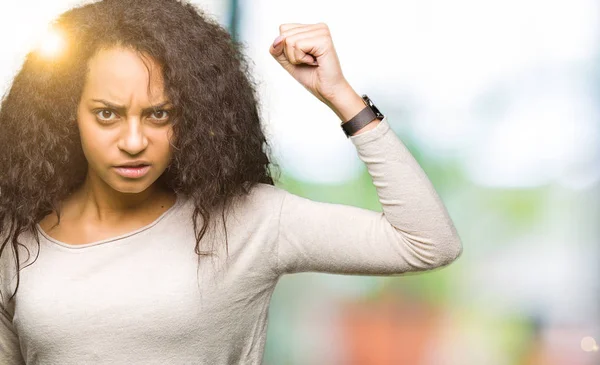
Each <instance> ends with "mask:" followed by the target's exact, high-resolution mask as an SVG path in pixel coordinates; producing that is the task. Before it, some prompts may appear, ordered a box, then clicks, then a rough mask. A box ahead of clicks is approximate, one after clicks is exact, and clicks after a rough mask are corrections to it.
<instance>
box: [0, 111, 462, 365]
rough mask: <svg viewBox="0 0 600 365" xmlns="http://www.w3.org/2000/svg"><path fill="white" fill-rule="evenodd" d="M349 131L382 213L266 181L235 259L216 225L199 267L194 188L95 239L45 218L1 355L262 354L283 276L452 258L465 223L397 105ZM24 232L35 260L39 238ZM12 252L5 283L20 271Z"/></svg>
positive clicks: (84, 360)
mask: <svg viewBox="0 0 600 365" xmlns="http://www.w3.org/2000/svg"><path fill="white" fill-rule="evenodd" d="M350 140H351V141H352V143H353V144H354V145H355V146H356V149H357V151H358V155H359V157H360V158H361V160H362V161H363V162H364V163H365V164H366V166H367V167H368V170H369V173H370V175H371V176H372V179H373V183H374V185H375V187H376V188H377V193H378V196H379V201H380V202H381V205H382V207H383V212H375V211H371V210H367V209H362V208H358V207H354V206H347V205H342V204H333V203H323V202H316V201H312V200H310V199H306V198H302V197H299V196H297V195H294V194H291V193H289V192H287V191H285V190H283V189H280V188H278V187H275V186H271V185H266V184H260V185H258V186H256V187H255V189H253V190H252V192H251V194H250V195H248V196H245V197H243V198H239V199H238V200H236V204H235V209H233V210H232V211H231V212H230V214H229V216H228V218H227V233H228V236H229V258H228V259H226V255H225V241H224V236H223V234H224V232H223V230H222V226H221V225H216V229H214V230H209V231H208V233H207V236H205V239H206V240H208V241H209V242H211V244H214V248H215V250H216V251H217V252H218V255H217V256H215V257H213V258H202V259H201V261H200V269H199V271H197V268H198V266H197V263H198V256H197V255H196V254H195V253H194V245H195V240H194V235H193V228H192V221H191V210H192V204H191V202H190V201H189V200H187V199H186V197H185V196H179V197H178V200H177V202H176V204H175V205H174V206H173V207H171V208H170V209H169V210H168V211H166V212H165V213H164V214H163V215H162V216H160V217H159V218H157V219H156V220H155V221H154V222H153V223H151V224H149V225H147V226H145V227H143V228H140V229H138V230H136V231H133V232H130V233H128V234H124V235H121V236H118V237H114V238H111V239H106V240H102V241H99V242H94V243H89V244H85V245H78V246H71V245H68V244H65V243H63V242H59V241H56V240H54V239H52V238H50V237H48V236H46V235H45V234H43V232H42V231H41V230H40V233H42V234H40V243H41V246H40V251H39V256H38V257H37V260H36V261H35V262H34V263H33V264H32V265H30V266H28V267H26V268H25V269H23V270H22V272H21V283H20V287H19V291H18V293H17V296H16V301H15V302H11V304H10V305H7V304H6V296H5V297H4V298H3V301H4V305H5V307H6V309H7V312H5V313H3V314H0V364H52V365H58V364H60V365H82V364H161V365H164V364H207V365H225V364H261V363H262V358H263V350H264V345H265V339H266V328H267V312H268V307H269V302H270V298H271V295H272V293H273V290H274V288H275V285H276V284H277V281H278V279H279V277H280V276H281V275H283V274H291V273H297V272H306V271H316V272H327V273H337V274H355V275H399V274H402V273H405V272H408V271H423V270H430V269H433V268H436V267H440V266H444V265H447V264H449V263H450V262H452V261H453V260H455V259H456V258H457V257H458V256H459V255H460V253H461V252H462V245H461V241H460V238H459V236H458V234H457V232H456V230H455V227H454V225H453V223H452V221H451V219H450V217H449V216H448V213H447V211H446V209H445V207H444V205H443V203H442V201H441V200H440V198H439V196H438V195H437V194H436V192H435V190H434V188H433V187H432V185H431V182H430V181H429V179H428V178H427V176H426V175H425V173H424V172H423V170H422V169H421V168H420V166H419V165H418V164H417V162H416V160H415V159H414V158H413V156H412V155H411V154H410V152H409V151H408V150H407V149H406V147H405V145H404V144H403V143H402V142H401V141H400V139H399V138H398V137H397V136H396V135H395V133H394V132H393V131H392V130H391V129H390V126H389V124H388V121H387V117H386V119H384V120H383V121H382V122H381V123H379V125H377V127H376V128H374V129H372V130H369V131H366V132H364V133H361V134H359V135H355V136H352V137H350ZM357 193H360V192H357ZM219 216H220V215H219ZM38 230H39V227H38ZM23 241H24V242H26V244H27V246H29V247H30V251H31V252H32V257H31V259H30V260H28V261H27V263H30V262H31V261H33V259H34V258H35V256H36V253H38V252H37V249H36V247H37V244H35V242H34V241H33V237H28V236H27V235H25V236H23ZM209 248H210V246H203V249H204V250H208V249H209ZM21 257H22V258H26V257H27V253H26V251H25V250H23V252H22V255H21ZM7 258H9V256H6V255H3V258H2V260H1V261H0V263H3V265H2V266H0V269H1V270H2V271H1V272H0V274H1V278H2V285H3V286H2V290H3V293H7V290H8V288H9V286H10V287H12V288H14V284H15V281H12V282H10V283H9V281H8V280H7V279H10V278H12V277H13V276H12V271H11V270H13V268H12V267H11V265H10V262H11V260H12V257H10V260H7ZM23 260H24V259H23ZM11 285H12V286H11Z"/></svg>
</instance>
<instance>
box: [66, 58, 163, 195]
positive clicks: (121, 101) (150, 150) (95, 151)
mask: <svg viewBox="0 0 600 365" xmlns="http://www.w3.org/2000/svg"><path fill="white" fill-rule="evenodd" d="M144 60H145V61H146V64H147V66H148V68H150V70H151V73H149V72H148V69H147V68H146V66H145V65H144V62H143V61H142V59H141V58H140V56H139V55H138V54H137V53H135V52H133V51H130V50H127V49H123V48H111V49H109V50H102V51H100V52H99V53H98V54H97V55H95V56H94V57H93V58H92V59H90V62H89V66H88V75H87V79H86V82H85V86H84V90H83V93H82V96H81V101H80V102H79V107H78V110H77V123H78V125H79V131H80V137H81V145H82V148H83V152H84V154H85V157H86V159H87V161H88V179H89V180H91V181H92V182H93V183H99V184H100V185H104V184H106V185H108V186H109V187H111V188H112V189H114V190H116V191H119V192H123V193H139V192H142V191H144V190H146V189H147V188H148V187H150V186H151V185H152V184H153V183H154V182H155V181H156V180H157V179H158V178H159V177H160V175H161V174H162V173H163V172H164V170H165V169H166V168H167V166H168V164H169V161H170V159H171V153H172V150H171V144H170V143H169V142H170V138H171V135H172V125H171V120H170V115H169V110H170V109H171V107H172V105H171V104H169V100H168V99H167V98H166V95H165V94H164V93H163V92H164V90H163V79H162V72H161V70H160V67H159V66H158V65H157V64H156V63H155V62H154V61H153V60H151V59H149V58H145V59H144ZM148 87H149V89H150V92H149V91H148ZM152 107H155V108H156V109H155V110H153V108H152ZM133 161H143V162H144V163H145V164H148V165H149V166H148V167H145V168H143V169H140V168H137V169H132V168H129V169H127V168H119V167H118V166H119V165H123V164H127V163H131V162H133ZM132 175H133V176H132Z"/></svg>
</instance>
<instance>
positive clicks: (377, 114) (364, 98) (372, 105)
mask: <svg viewBox="0 0 600 365" xmlns="http://www.w3.org/2000/svg"><path fill="white" fill-rule="evenodd" d="M362 98H363V100H364V101H365V103H366V104H367V105H368V106H369V108H371V110H373V112H374V113H375V115H376V116H377V119H380V120H381V119H383V118H384V116H383V114H381V112H380V111H379V109H377V107H376V106H375V104H373V102H372V101H371V99H369V97H368V96H367V95H366V94H365V95H363V96H362Z"/></svg>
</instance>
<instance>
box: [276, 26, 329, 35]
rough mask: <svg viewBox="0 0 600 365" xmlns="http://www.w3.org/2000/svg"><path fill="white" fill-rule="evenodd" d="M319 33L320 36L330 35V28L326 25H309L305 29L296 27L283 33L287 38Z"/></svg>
mask: <svg viewBox="0 0 600 365" xmlns="http://www.w3.org/2000/svg"><path fill="white" fill-rule="evenodd" d="M308 32H318V33H319V34H328V33H329V27H328V26H327V25H326V24H325V23H318V24H309V25H306V26H304V27H296V28H291V29H289V30H286V31H284V32H282V33H281V35H283V36H284V37H285V38H290V37H291V36H294V35H296V34H301V33H308Z"/></svg>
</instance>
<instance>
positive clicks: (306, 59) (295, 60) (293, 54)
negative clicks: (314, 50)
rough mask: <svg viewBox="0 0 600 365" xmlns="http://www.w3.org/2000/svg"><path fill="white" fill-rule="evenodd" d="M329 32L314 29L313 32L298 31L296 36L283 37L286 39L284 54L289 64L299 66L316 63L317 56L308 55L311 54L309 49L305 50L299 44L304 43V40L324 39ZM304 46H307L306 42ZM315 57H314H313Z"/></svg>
mask: <svg viewBox="0 0 600 365" xmlns="http://www.w3.org/2000/svg"><path fill="white" fill-rule="evenodd" d="M326 34H327V31H326V30H325V29H322V28H317V29H313V30H304V31H302V30H300V31H298V32H297V33H296V34H293V35H290V36H287V37H285V35H283V36H284V37H285V39H284V42H285V44H284V53H285V56H286V57H287V58H288V60H289V62H290V63H292V64H294V65H297V64H300V63H311V64H312V63H314V62H315V61H316V56H317V55H315V54H313V55H312V56H311V55H307V53H310V52H309V51H308V50H307V49H303V48H300V47H298V45H297V43H298V42H300V41H302V40H303V39H316V38H318V37H323V36H326ZM303 44H306V42H303ZM313 56H314V57H313Z"/></svg>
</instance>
